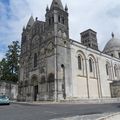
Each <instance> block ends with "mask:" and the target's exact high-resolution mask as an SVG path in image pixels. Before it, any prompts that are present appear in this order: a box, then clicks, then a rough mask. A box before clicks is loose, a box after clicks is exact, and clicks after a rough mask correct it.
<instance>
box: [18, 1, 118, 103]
mask: <svg viewBox="0 0 120 120" xmlns="http://www.w3.org/2000/svg"><path fill="white" fill-rule="evenodd" d="M68 23H69V18H68V8H67V6H65V8H64V7H63V5H62V3H61V0H53V1H52V4H51V6H50V8H49V7H47V8H46V14H45V22H44V21H39V20H38V19H37V18H36V19H35V20H34V18H33V17H32V16H31V17H30V19H29V21H28V23H27V26H26V27H25V28H23V32H22V40H21V58H20V81H19V89H18V94H19V95H18V100H21V101H40V100H52V101H53V100H56V101H57V100H64V99H74V98H77V99H82V98H97V99H99V98H111V97H113V96H116V97H119V84H117V85H116V84H115V83H114V82H118V83H119V80H120V59H119V58H120V40H118V39H116V38H115V37H114V34H112V39H111V40H110V41H109V42H108V43H107V45H106V46H105V49H104V50H103V51H102V52H101V51H99V49H98V43H97V33H96V32H95V31H93V30H91V29H88V30H86V31H84V32H82V33H81V43H80V42H76V41H74V40H72V39H70V38H69V24H68ZM116 42H117V43H116ZM116 45H117V46H116ZM113 83H114V85H113ZM115 90H117V92H114V91H115ZM114 94H116V95H114Z"/></svg>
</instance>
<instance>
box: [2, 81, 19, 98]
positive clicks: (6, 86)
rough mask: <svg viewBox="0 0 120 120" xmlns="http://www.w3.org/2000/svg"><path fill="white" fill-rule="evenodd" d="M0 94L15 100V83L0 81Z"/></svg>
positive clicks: (16, 89)
mask: <svg viewBox="0 0 120 120" xmlns="http://www.w3.org/2000/svg"><path fill="white" fill-rule="evenodd" d="M0 94H1V95H6V96H8V97H9V98H10V99H11V100H16V99H17V95H18V86H17V84H14V83H10V82H4V81H0Z"/></svg>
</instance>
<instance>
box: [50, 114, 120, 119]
mask: <svg viewBox="0 0 120 120" xmlns="http://www.w3.org/2000/svg"><path fill="white" fill-rule="evenodd" d="M51 120H120V113H104V114H93V115H83V116H74V117H69V118H58V119H51Z"/></svg>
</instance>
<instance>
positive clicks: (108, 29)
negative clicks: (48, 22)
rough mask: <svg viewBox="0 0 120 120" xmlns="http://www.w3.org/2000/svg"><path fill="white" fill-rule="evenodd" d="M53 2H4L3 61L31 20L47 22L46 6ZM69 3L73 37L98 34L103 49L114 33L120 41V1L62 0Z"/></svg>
mask: <svg viewBox="0 0 120 120" xmlns="http://www.w3.org/2000/svg"><path fill="white" fill-rule="evenodd" d="M51 2H52V0H0V59H2V57H4V54H5V52H6V51H7V46H8V45H9V44H11V42H12V41H13V40H19V41H20V40H21V32H22V28H23V26H26V24H27V21H28V20H29V17H30V16H31V15H33V17H34V18H35V17H38V18H39V20H43V21H44V15H45V9H46V6H47V5H49V6H50V4H51ZM62 3H63V5H64V6H65V4H68V8H69V25H70V26H69V28H70V37H71V38H72V39H74V40H76V41H80V33H81V32H82V31H84V30H86V29H89V28H91V29H93V30H95V31H96V32H97V35H98V43H99V48H100V50H102V49H103V48H104V46H105V44H106V42H107V41H108V40H109V39H110V38H111V33H112V32H114V33H115V37H118V38H120V13H119V11H120V1H118V0H84V1H83V0H74V1H73V0H62Z"/></svg>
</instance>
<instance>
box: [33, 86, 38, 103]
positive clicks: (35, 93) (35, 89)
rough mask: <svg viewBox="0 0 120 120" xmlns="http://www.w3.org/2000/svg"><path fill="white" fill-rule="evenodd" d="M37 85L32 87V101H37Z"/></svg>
mask: <svg viewBox="0 0 120 120" xmlns="http://www.w3.org/2000/svg"><path fill="white" fill-rule="evenodd" d="M37 94H38V85H36V86H34V101H37Z"/></svg>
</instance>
